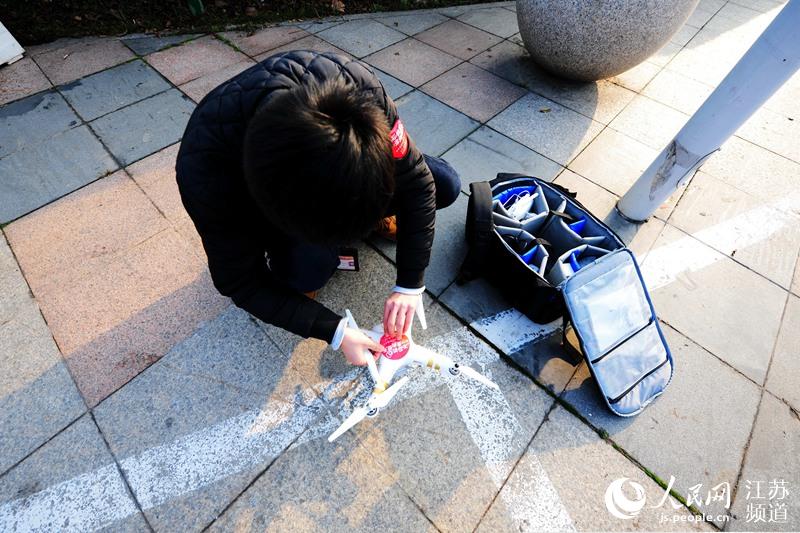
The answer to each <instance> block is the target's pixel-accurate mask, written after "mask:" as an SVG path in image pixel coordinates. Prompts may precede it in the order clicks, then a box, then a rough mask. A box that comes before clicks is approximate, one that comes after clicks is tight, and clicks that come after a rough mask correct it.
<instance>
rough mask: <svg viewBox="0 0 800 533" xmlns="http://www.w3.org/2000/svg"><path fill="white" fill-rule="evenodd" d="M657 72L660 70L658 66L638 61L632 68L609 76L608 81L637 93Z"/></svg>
mask: <svg viewBox="0 0 800 533" xmlns="http://www.w3.org/2000/svg"><path fill="white" fill-rule="evenodd" d="M659 72H661V67H660V66H658V65H656V64H654V63H650V62H649V61H645V62H644V63H639V64H638V65H636V66H635V67H633V68H632V69H629V70H626V71H625V72H623V73H622V74H617V75H616V76H614V77H613V78H611V80H610V81H612V82H613V83H616V84H617V85H622V86H623V87H625V88H627V89H630V90H631V91H633V92H637V93H638V92H641V91H642V89H644V88H645V86H646V85H647V84H648V83H650V80H652V79H653V78H655V76H656V74H658V73H659Z"/></svg>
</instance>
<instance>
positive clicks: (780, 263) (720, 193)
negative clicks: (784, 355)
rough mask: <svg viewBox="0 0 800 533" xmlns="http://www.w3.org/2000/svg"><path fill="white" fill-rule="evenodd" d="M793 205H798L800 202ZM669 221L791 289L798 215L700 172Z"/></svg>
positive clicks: (799, 238)
mask: <svg viewBox="0 0 800 533" xmlns="http://www.w3.org/2000/svg"><path fill="white" fill-rule="evenodd" d="M796 205H797V208H798V209H800V201H799V202H797V204H796ZM669 221H670V223H671V224H674V225H675V226H677V227H678V228H680V229H682V230H683V231H685V232H686V233H689V234H691V235H693V236H694V237H695V238H696V239H698V240H700V241H702V242H704V243H705V244H707V245H709V246H711V247H712V248H714V249H715V250H718V251H720V252H722V253H723V254H725V255H728V256H730V257H734V258H735V259H736V261H738V262H740V263H742V264H743V265H745V266H747V267H749V268H751V269H753V270H755V271H756V272H758V273H759V274H761V275H763V276H764V277H765V278H768V279H771V280H772V281H774V282H775V283H777V284H778V285H780V286H782V287H784V288H786V289H788V288H790V287H791V284H792V278H793V276H794V269H795V264H796V261H797V254H798V251H799V250H800V215H798V214H795V213H793V212H792V211H790V210H781V209H779V208H777V207H775V206H774V205H771V204H770V203H769V202H767V201H765V200H761V199H759V198H756V197H754V196H751V195H749V194H747V193H746V192H743V191H740V190H739V189H736V188H735V187H733V186H731V185H728V184H727V183H725V182H723V181H721V180H718V179H717V178H715V177H713V176H711V175H709V174H706V173H704V172H702V171H701V172H698V173H697V175H696V176H695V177H694V178H693V179H692V182H691V184H689V186H688V187H687V188H686V192H685V193H684V194H683V196H682V197H681V200H680V203H679V204H678V206H677V207H676V208H675V211H674V212H673V213H672V216H671V217H670V219H669Z"/></svg>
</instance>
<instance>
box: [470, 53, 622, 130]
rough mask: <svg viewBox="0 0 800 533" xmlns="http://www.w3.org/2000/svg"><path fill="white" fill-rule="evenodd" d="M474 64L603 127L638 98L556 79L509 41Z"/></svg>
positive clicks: (609, 87)
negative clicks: (634, 98)
mask: <svg viewBox="0 0 800 533" xmlns="http://www.w3.org/2000/svg"><path fill="white" fill-rule="evenodd" d="M471 63H474V64H476V65H478V66H480V67H481V68H484V69H486V70H489V71H490V72H493V73H495V74H497V75H498V76H500V77H503V78H505V79H507V80H509V81H511V82H513V83H516V84H517V85H522V86H523V87H526V88H528V89H530V90H531V91H533V92H535V93H538V94H541V95H542V96H545V97H547V98H550V99H551V100H553V101H555V102H558V103H559V104H561V105H563V106H565V107H568V108H570V109H572V110H574V111H577V112H578V113H581V114H583V115H585V116H587V117H589V118H592V119H594V120H597V121H598V122H602V123H604V124H607V123H608V122H609V121H611V120H612V119H613V118H614V117H615V116H617V114H619V112H620V111H622V109H623V108H624V107H625V106H626V105H628V103H629V102H630V101H631V100H632V99H633V97H634V96H635V94H634V93H633V92H632V91H629V90H628V89H625V88H624V87H620V86H619V85H615V84H613V83H611V82H609V81H605V80H600V81H597V82H593V83H576V82H570V81H567V80H562V79H559V78H556V77H554V76H552V75H550V74H548V73H547V72H545V71H544V70H542V69H541V68H540V67H538V66H537V65H536V64H535V63H534V62H533V60H532V59H531V57H530V55H529V54H528V51H527V50H525V48H524V47H522V46H519V45H516V44H514V43H512V42H509V41H505V42H502V43H500V44H498V45H496V46H493V47H492V48H490V49H489V50H487V51H486V52H484V53H482V54H480V55H479V56H477V57H475V58H473V59H472V60H471Z"/></svg>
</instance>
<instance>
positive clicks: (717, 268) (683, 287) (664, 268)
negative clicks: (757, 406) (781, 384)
mask: <svg viewBox="0 0 800 533" xmlns="http://www.w3.org/2000/svg"><path fill="white" fill-rule="evenodd" d="M643 263H644V264H643V269H642V274H643V276H644V279H645V282H646V283H647V287H648V289H649V291H650V296H651V297H652V299H653V305H654V306H655V308H656V311H657V313H658V315H659V316H660V317H661V318H662V319H663V320H664V321H665V322H667V323H669V324H670V325H672V326H673V327H675V329H677V330H678V331H680V332H681V333H683V334H684V335H686V336H688V337H689V338H691V339H692V340H693V341H695V342H697V343H698V344H700V345H701V346H703V348H705V349H706V350H708V351H710V352H711V353H713V354H714V355H716V356H717V357H719V358H720V359H722V360H723V361H725V362H727V363H728V364H730V365H731V366H733V367H734V368H736V369H737V370H739V371H740V372H742V373H743V374H745V375H746V376H748V377H749V378H750V379H752V380H753V381H755V382H756V383H759V384H761V383H763V382H764V379H765V378H766V372H767V366H768V364H769V360H770V356H771V354H772V348H773V346H774V343H775V338H776V336H777V334H778V329H779V327H780V321H781V315H782V314H783V308H784V304H785V303H786V296H787V295H786V291H785V290H783V289H781V288H780V287H778V286H776V285H775V284H773V283H772V282H770V281H768V280H766V279H765V278H763V277H761V276H760V275H758V274H756V273H755V272H753V271H752V270H749V269H747V268H745V267H743V266H741V265H739V264H738V263H736V262H734V261H733V260H731V259H730V258H728V257H726V256H724V255H723V254H721V253H719V252H717V251H715V250H713V249H711V248H710V247H708V246H706V245H704V244H702V243H701V242H700V241H698V240H697V239H695V238H693V237H691V236H689V235H686V234H685V233H683V232H681V231H680V230H677V229H675V228H674V227H672V226H669V225H667V226H666V227H665V228H664V231H663V232H662V234H661V236H660V237H659V238H658V240H657V241H656V243H655V244H654V245H653V249H652V250H650V252H649V253H648V254H647V256H646V257H645V258H644V261H643Z"/></svg>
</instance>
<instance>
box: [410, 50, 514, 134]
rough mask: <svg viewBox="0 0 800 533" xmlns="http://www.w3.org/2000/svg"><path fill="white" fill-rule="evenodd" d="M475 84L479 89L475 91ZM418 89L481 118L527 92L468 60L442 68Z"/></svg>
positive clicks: (502, 107) (493, 114)
mask: <svg viewBox="0 0 800 533" xmlns="http://www.w3.org/2000/svg"><path fill="white" fill-rule="evenodd" d="M476 87H480V88H481V90H479V91H476V90H475V88H476ZM420 89H421V90H423V91H425V92H426V93H428V94H430V95H431V96H433V97H434V98H437V99H439V100H441V101H442V102H444V103H446V104H448V105H450V106H452V107H454V108H456V109H457V110H459V111H461V112H462V113H464V114H465V115H468V116H470V117H472V118H474V119H475V120H478V121H481V122H486V121H487V120H489V119H490V118H492V117H493V116H495V115H496V114H497V113H499V112H500V111H502V110H503V109H505V108H506V107H508V106H509V105H511V104H512V103H513V102H514V101H515V100H517V99H518V98H520V97H521V96H522V95H523V94H525V92H526V91H525V89H523V88H521V87H519V86H517V85H513V84H511V83H509V82H507V81H505V80H504V79H502V78H499V77H497V76H495V75H494V74H492V73H490V72H487V71H485V70H483V69H481V68H478V67H476V66H474V65H471V64H469V63H462V64H461V65H459V66H457V67H456V68H454V69H452V70H449V71H447V72H445V73H444V74H442V75H441V76H439V77H438V78H435V79H433V80H432V81H429V82H428V83H426V84H425V85H423V86H422V87H420Z"/></svg>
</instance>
